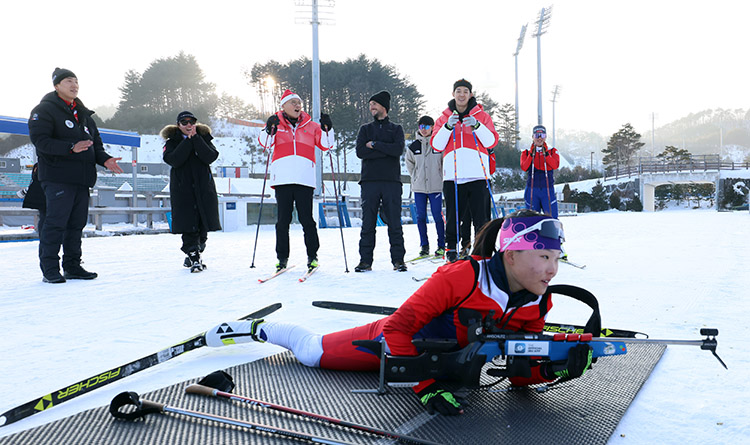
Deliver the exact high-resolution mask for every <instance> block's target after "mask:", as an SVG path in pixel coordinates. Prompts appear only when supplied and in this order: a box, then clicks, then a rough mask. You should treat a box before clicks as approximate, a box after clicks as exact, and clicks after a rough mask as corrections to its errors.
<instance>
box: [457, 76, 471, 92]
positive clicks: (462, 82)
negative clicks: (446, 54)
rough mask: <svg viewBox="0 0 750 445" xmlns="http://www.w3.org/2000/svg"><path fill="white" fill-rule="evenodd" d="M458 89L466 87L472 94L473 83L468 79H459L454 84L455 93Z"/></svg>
mask: <svg viewBox="0 0 750 445" xmlns="http://www.w3.org/2000/svg"><path fill="white" fill-rule="evenodd" d="M458 87H466V88H468V89H469V92H471V90H472V88H471V82H469V81H468V80H466V79H459V80H457V81H456V82H455V83H454V84H453V91H456V88H458Z"/></svg>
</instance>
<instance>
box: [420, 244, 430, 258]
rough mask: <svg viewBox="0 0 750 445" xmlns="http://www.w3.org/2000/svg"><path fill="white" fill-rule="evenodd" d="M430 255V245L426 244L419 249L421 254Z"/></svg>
mask: <svg viewBox="0 0 750 445" xmlns="http://www.w3.org/2000/svg"><path fill="white" fill-rule="evenodd" d="M429 255H430V246H429V245H425V246H422V250H420V251H419V256H429Z"/></svg>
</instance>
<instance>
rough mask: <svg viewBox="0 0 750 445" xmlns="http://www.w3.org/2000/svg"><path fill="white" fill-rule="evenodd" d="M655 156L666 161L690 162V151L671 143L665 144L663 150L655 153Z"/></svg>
mask: <svg viewBox="0 0 750 445" xmlns="http://www.w3.org/2000/svg"><path fill="white" fill-rule="evenodd" d="M656 157H657V158H659V159H660V160H662V161H666V162H690V152H689V151H687V150H685V149H684V148H677V147H675V146H673V145H667V147H666V148H665V149H664V151H663V152H661V153H659V154H658V155H656Z"/></svg>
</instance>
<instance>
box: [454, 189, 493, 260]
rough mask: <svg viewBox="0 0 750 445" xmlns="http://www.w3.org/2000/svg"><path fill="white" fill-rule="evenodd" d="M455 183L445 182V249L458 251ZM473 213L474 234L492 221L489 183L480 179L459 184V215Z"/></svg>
mask: <svg viewBox="0 0 750 445" xmlns="http://www.w3.org/2000/svg"><path fill="white" fill-rule="evenodd" d="M453 184H454V182H453V181H443V197H444V199H445V248H446V249H450V250H456V236H457V234H456V198H455V196H456V194H455V190H454V185H453ZM467 211H468V212H470V213H471V219H472V223H473V225H474V233H475V234H476V233H479V229H480V228H482V226H483V225H484V224H485V223H486V222H487V221H489V220H490V192H489V190H487V181H485V180H484V179H479V180H477V181H471V182H467V183H464V184H458V214H459V215H461V216H463V215H465V212H467Z"/></svg>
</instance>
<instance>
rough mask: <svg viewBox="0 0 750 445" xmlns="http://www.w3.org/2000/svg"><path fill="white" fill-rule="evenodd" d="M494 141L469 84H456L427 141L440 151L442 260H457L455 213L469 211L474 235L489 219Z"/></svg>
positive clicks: (494, 134)
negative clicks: (441, 169)
mask: <svg viewBox="0 0 750 445" xmlns="http://www.w3.org/2000/svg"><path fill="white" fill-rule="evenodd" d="M497 141H498V135H497V131H495V125H494V124H493V123H492V118H491V117H490V115H489V114H488V113H487V112H486V111H484V108H483V107H482V105H480V104H478V103H477V100H476V99H475V98H474V93H472V85H471V83H470V82H469V81H467V80H466V79H460V80H458V81H456V82H455V83H454V84H453V99H452V100H451V101H450V102H448V108H446V109H445V110H444V111H443V114H441V115H440V117H439V118H438V119H437V121H436V122H435V129H434V130H433V132H432V140H431V143H432V147H433V148H434V149H435V150H437V151H441V152H443V196H444V197H445V219H446V221H445V247H446V251H445V259H446V260H447V261H449V262H455V261H456V260H458V251H457V244H458V233H457V232H458V230H457V228H456V214H458V215H460V216H459V218H460V217H463V215H464V214H465V212H466V210H467V209H469V211H470V212H471V219H472V221H473V223H474V233H478V232H479V229H481V228H482V226H483V225H484V224H485V223H486V222H487V221H489V220H490V191H489V189H488V187H487V178H489V177H490V176H491V175H492V174H493V173H494V172H495V167H494V162H491V159H492V158H493V157H494V156H493V154H492V149H493V148H494V147H495V145H497ZM454 152H455V153H454ZM454 156H455V157H454ZM456 190H457V191H458V196H456Z"/></svg>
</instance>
